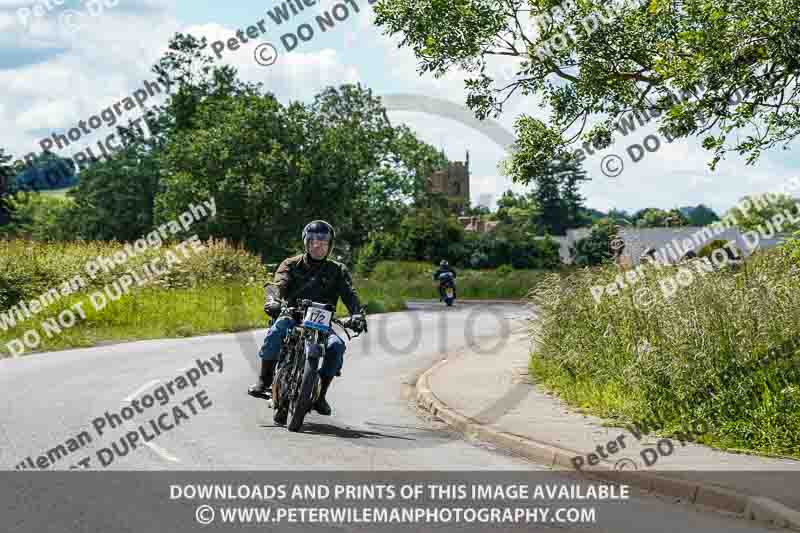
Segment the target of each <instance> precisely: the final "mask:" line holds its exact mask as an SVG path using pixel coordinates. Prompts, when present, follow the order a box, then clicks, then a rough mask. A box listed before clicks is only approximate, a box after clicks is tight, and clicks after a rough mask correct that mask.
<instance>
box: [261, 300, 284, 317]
mask: <svg viewBox="0 0 800 533" xmlns="http://www.w3.org/2000/svg"><path fill="white" fill-rule="evenodd" d="M264 312H265V313H267V314H268V315H269V316H270V317H271V318H272V319H273V320H275V319H276V318H278V316H279V315H280V314H281V303H280V302H276V301H275V300H269V301H267V303H265V304H264Z"/></svg>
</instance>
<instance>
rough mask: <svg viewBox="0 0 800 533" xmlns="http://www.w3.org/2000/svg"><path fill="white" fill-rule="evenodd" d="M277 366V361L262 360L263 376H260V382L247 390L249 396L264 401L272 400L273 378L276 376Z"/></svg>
mask: <svg viewBox="0 0 800 533" xmlns="http://www.w3.org/2000/svg"><path fill="white" fill-rule="evenodd" d="M276 364H277V361H266V360H264V359H262V360H261V374H259V376H258V382H257V383H256V384H255V385H253V386H252V387H250V388H249V389H247V394H249V395H250V396H252V397H254V398H262V399H264V400H269V399H271V398H272V378H273V377H274V376H275V365H276Z"/></svg>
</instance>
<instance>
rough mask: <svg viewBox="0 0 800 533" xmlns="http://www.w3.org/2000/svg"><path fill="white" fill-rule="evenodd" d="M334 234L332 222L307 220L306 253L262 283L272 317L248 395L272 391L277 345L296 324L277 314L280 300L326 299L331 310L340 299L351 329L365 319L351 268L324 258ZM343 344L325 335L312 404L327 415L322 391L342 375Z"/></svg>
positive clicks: (292, 302) (361, 325)
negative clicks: (336, 377)
mask: <svg viewBox="0 0 800 533" xmlns="http://www.w3.org/2000/svg"><path fill="white" fill-rule="evenodd" d="M334 238H335V232H334V229H333V226H331V225H330V224H328V223H327V222H325V221H324V220H314V221H313V222H310V223H309V224H308V225H306V227H305V228H304V229H303V247H304V249H305V253H304V254H301V255H296V256H294V257H290V258H288V259H286V260H284V261H283V262H282V263H281V264H280V266H279V267H278V269H277V271H276V272H275V276H274V278H273V280H272V283H268V284H266V286H265V289H266V302H265V303H264V311H265V312H266V313H267V314H268V315H270V316H271V317H272V318H273V320H275V321H274V323H273V324H272V327H270V328H269V331H267V336H266V338H265V339H264V344H263V346H262V347H261V350H259V352H258V355H259V357H260V358H261V373H260V375H259V378H258V382H257V383H256V384H255V385H253V386H252V387H250V388H249V389H248V394H250V395H251V396H255V397H257V398H269V397H270V396H271V387H272V380H273V379H274V377H275V367H276V365H277V363H278V357H279V355H280V352H281V344H282V343H283V339H284V338H285V337H286V335H287V334H288V333H289V330H290V329H291V328H292V327H294V326H295V321H294V320H293V319H292V318H291V317H288V316H281V317H279V315H280V312H281V303H280V300H283V301H284V302H286V303H287V304H288V306H290V307H294V306H296V305H297V302H298V300H302V299H308V300H312V301H314V302H320V303H326V304H330V305H332V306H333V307H334V309H335V308H336V305H337V303H338V301H339V298H341V299H342V301H343V302H344V304H345V306H346V307H347V309H348V311H350V314H351V316H352V320H351V321H350V324H351V325H352V326H353V327H354V328H355V329H361V330H364V329H366V319H365V318H364V316H363V315H362V310H361V303H360V302H359V299H358V295H357V293H356V290H355V288H354V287H353V280H352V278H351V276H350V272H349V271H348V269H347V267H346V266H345V265H343V264H341V263H337V262H336V261H332V260H330V259H328V256H329V255H330V253H331V251H332V250H333V242H334ZM345 349H346V347H345V344H344V341H343V340H342V339H341V338H340V337H339V336H338V335H335V334H334V335H331V336H330V338H329V339H328V345H327V347H326V350H325V358H324V361H323V363H322V367H321V368H320V371H319V375H320V394H319V399H318V400H317V401H316V402H315V403H314V405H313V407H312V408H313V409H314V410H315V411H317V412H318V413H320V414H322V415H330V414H331V407H330V405H329V404H328V402H327V400H326V399H325V395H326V394H327V392H328V388H329V387H330V385H331V382H332V381H333V378H334V376H338V375H341V374H340V371H341V369H342V365H343V363H344V352H345Z"/></svg>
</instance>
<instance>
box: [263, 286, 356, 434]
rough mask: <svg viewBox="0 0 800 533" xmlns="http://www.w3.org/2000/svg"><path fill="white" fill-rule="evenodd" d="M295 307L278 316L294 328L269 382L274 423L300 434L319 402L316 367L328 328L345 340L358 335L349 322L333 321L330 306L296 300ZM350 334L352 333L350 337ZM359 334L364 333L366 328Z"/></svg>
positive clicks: (287, 308)
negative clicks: (287, 319)
mask: <svg viewBox="0 0 800 533" xmlns="http://www.w3.org/2000/svg"><path fill="white" fill-rule="evenodd" d="M298 303H299V307H286V306H285V305H284V306H283V307H282V308H281V316H290V317H291V318H293V319H294V320H295V323H296V325H295V326H294V327H293V328H292V329H291V330H290V331H289V334H288V335H286V338H285V339H284V341H283V346H282V347H281V357H280V362H279V363H278V365H277V368H276V369H275V378H274V379H273V382H272V406H273V409H275V415H274V421H275V423H276V424H279V425H284V424H286V421H287V419H288V421H289V423H288V425H287V429H288V430H289V431H292V432H296V431H299V430H300V427H301V426H302V425H303V419H305V416H306V415H307V414H308V413H309V412H310V411H311V408H312V406H313V405H314V402H316V401H317V399H318V398H319V392H320V383H319V365H320V361H322V359H323V357H324V355H325V347H326V346H327V345H328V337H329V336H330V335H332V334H334V333H335V331H334V329H333V327H332V325H333V324H336V325H338V326H340V327H342V328H343V329H344V332H345V334H346V335H347V340H348V341H349V340H351V339H354V338H356V337H358V336H360V335H361V333H362V331H359V330H358V329H356V328H354V327H352V323H351V319H352V317H350V318H346V319H344V320H338V319H336V318H334V317H333V313H334V311H335V309H334V308H333V306H331V305H327V304H323V303H317V302H312V301H311V300H300V302H298ZM350 331H353V332H354V333H356V334H355V335H353V336H352V337H351V336H350V333H349V332H350ZM363 332H366V328H365V329H364V331H363Z"/></svg>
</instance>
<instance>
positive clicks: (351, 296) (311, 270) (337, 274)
mask: <svg viewBox="0 0 800 533" xmlns="http://www.w3.org/2000/svg"><path fill="white" fill-rule="evenodd" d="M312 280H314V281H312ZM264 289H265V297H266V298H265V299H266V301H265V303H264V310H265V311H266V310H267V309H268V308H269V307H270V306H269V304H270V302H271V301H272V300H273V298H275V297H278V298H280V299H282V300H285V301H287V303H288V304H289V306H290V307H293V306H296V305H297V301H298V300H302V299H304V298H307V299H309V300H312V301H315V302H320V303H326V304H330V305H332V306H333V307H334V309H335V308H336V304H337V303H338V302H339V298H341V299H342V302H343V303H344V305H345V306H346V307H347V310H348V311H349V312H350V314H351V315H356V314H361V313H362V310H361V302H360V301H359V298H358V294H357V293H356V289H355V287H353V278H352V276H351V275H350V271H349V270H348V269H347V267H346V266H345V265H343V264H342V263H338V262H336V261H332V260H330V259H325V260H324V261H311V260H310V259H309V258H307V257H306V254H302V255H296V256H294V257H290V258H288V259H286V260H284V261H283V263H281V264H280V266H279V267H278V269H277V270H276V271H275V276H274V277H273V279H272V282H271V283H267V284H266V285H265V286H264Z"/></svg>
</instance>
